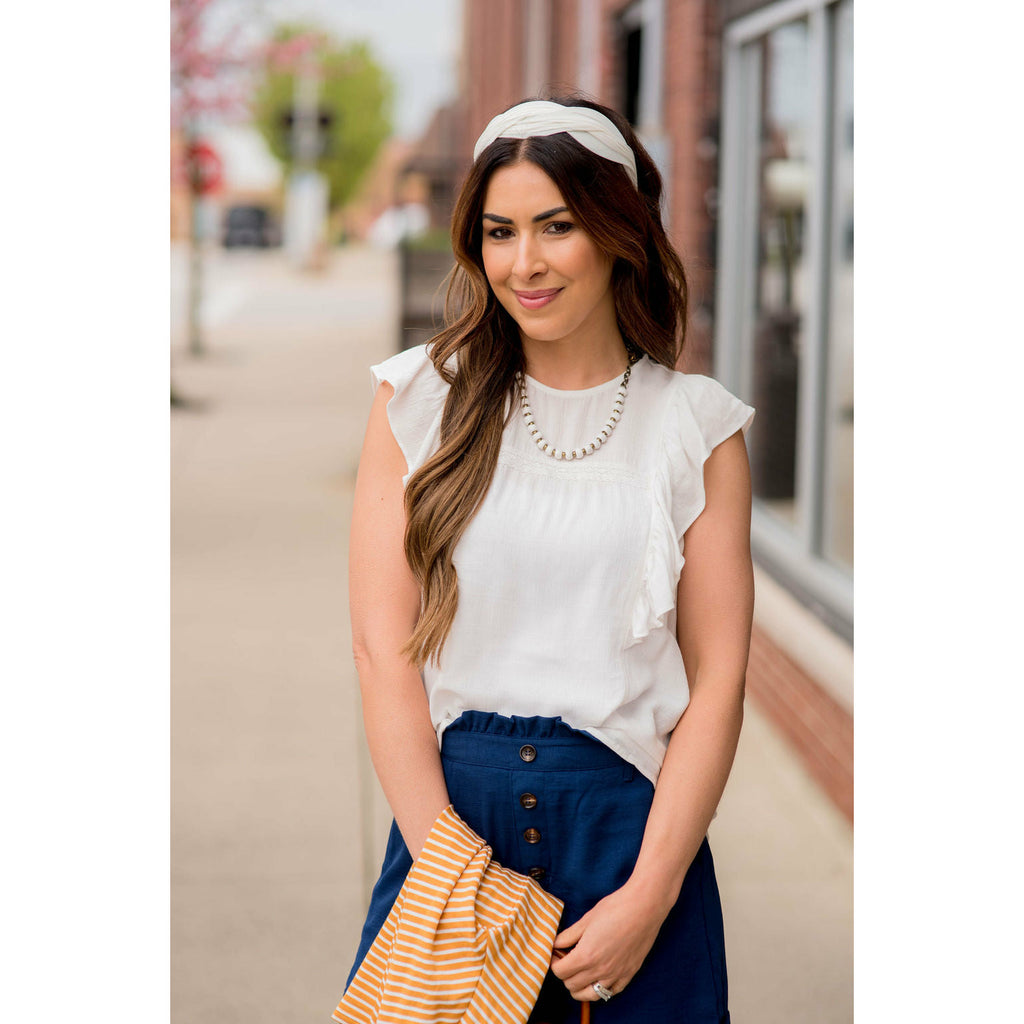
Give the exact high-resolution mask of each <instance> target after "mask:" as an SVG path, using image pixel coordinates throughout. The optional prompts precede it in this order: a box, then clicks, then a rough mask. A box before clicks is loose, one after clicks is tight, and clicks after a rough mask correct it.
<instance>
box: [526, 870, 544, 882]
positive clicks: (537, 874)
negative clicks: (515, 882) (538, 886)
mask: <svg viewBox="0 0 1024 1024" xmlns="http://www.w3.org/2000/svg"><path fill="white" fill-rule="evenodd" d="M527 874H528V875H529V876H530V877H531V878H532V879H533V880H534V881H535V882H539V881H540V880H541V879H542V878H543V877H544V876H545V875H546V874H547V872H546V871H545V870H544V869H543V868H530V870H529V871H528V872H527Z"/></svg>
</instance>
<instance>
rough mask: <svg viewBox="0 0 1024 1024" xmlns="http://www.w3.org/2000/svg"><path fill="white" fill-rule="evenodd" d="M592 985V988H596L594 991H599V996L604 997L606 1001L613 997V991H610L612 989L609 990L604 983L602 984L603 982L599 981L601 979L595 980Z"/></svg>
mask: <svg viewBox="0 0 1024 1024" xmlns="http://www.w3.org/2000/svg"><path fill="white" fill-rule="evenodd" d="M590 987H591V988H592V989H593V990H594V991H595V992H596V993H597V994H598V995H599V996H600V997H601V998H602V999H603V1000H604V1001H605V1002H606V1003H607V1002H608V1000H609V999H611V997H612V993H611V992H610V991H609V990H608V989H606V988H605V987H604V985H602V984H601V982H599V981H595V982H594V984H593V985H591V986H590Z"/></svg>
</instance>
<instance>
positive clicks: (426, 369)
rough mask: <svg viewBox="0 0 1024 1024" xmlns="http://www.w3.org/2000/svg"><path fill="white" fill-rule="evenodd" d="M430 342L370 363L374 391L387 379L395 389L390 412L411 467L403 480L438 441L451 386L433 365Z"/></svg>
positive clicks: (406, 459)
mask: <svg viewBox="0 0 1024 1024" xmlns="http://www.w3.org/2000/svg"><path fill="white" fill-rule="evenodd" d="M428 345H429V342H428V343H427V345H417V346H415V347H414V348H408V349H405V350H404V351H402V352H399V353H398V354H397V355H393V356H391V357H390V358H389V359H385V360H384V361H383V362H382V363H377V364H375V365H374V366H371V367H370V376H371V378H372V381H373V389H374V392H376V391H377V389H378V388H379V387H380V385H381V384H383V383H384V382H385V381H387V382H388V383H389V384H390V385H391V387H392V389H393V390H394V393H393V394H392V395H391V397H390V398H389V399H388V403H387V416H388V424H389V425H390V427H391V433H392V434H393V435H394V438H395V440H396V441H397V442H398V446H399V447H400V448H401V449H402V453H403V454H404V455H405V461H406V465H407V466H408V470H409V471H408V472H407V473H406V474H405V477H404V478H403V483H404V482H405V481H407V480H408V478H409V474H410V473H412V472H413V470H415V469H416V468H417V467H419V466H420V465H422V463H423V462H424V461H425V460H426V458H427V457H428V456H429V454H430V452H431V451H432V450H433V449H434V448H435V447H436V445H437V440H438V437H439V435H440V423H441V417H442V414H443V412H444V403H445V399H446V398H447V395H448V390H449V384H448V382H447V381H446V380H445V379H444V378H443V377H442V376H441V375H440V374H439V373H438V372H437V370H436V369H435V368H434V364H433V362H432V361H431V359H430V355H429V353H428V351H427V347H428Z"/></svg>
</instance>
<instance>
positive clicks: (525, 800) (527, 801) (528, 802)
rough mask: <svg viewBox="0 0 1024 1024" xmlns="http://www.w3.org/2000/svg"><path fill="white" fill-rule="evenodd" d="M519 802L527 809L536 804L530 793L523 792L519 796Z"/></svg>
mask: <svg viewBox="0 0 1024 1024" xmlns="http://www.w3.org/2000/svg"><path fill="white" fill-rule="evenodd" d="M519 802H520V803H521V804H522V805H523V806H524V807H525V808H526V809H527V810H529V809H530V808H531V807H536V806H537V798H536V797H535V796H534V795H533V794H532V793H524V794H523V795H522V796H521V797H520V798H519Z"/></svg>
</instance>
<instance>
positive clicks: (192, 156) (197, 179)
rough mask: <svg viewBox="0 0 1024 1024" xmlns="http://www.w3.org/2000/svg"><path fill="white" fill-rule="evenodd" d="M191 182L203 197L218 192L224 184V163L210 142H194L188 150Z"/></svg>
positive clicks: (187, 157)
mask: <svg viewBox="0 0 1024 1024" xmlns="http://www.w3.org/2000/svg"><path fill="white" fill-rule="evenodd" d="M186 159H187V160H188V168H189V180H190V181H191V182H192V183H193V187H194V189H195V191H196V192H198V193H199V195H201V196H205V195H209V194H210V193H211V192H216V191H217V190H218V189H219V188H220V187H221V185H223V183H224V163H223V161H222V160H221V158H220V156H219V155H218V154H217V151H216V150H215V149H214V148H213V146H211V145H210V144H209V143H208V142H193V143H192V144H191V145H190V146H189V147H188V149H187V150H186Z"/></svg>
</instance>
